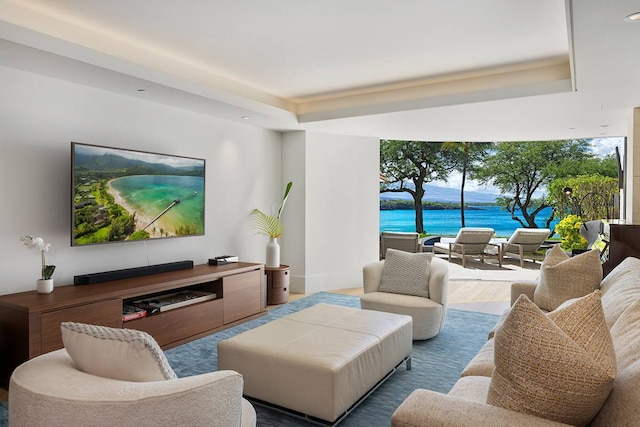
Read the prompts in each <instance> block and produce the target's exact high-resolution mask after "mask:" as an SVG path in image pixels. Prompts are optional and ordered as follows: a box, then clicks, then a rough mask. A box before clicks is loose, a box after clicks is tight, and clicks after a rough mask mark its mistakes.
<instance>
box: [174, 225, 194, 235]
mask: <svg viewBox="0 0 640 427" xmlns="http://www.w3.org/2000/svg"><path fill="white" fill-rule="evenodd" d="M194 234H198V225H197V224H180V225H178V226H177V227H176V236H190V235H194Z"/></svg>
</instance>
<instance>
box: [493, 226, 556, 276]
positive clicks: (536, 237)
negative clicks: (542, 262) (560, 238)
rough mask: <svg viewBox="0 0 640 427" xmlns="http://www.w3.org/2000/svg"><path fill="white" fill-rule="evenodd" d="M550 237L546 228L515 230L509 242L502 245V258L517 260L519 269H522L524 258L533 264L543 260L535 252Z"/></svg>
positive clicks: (549, 232) (541, 256)
mask: <svg viewBox="0 0 640 427" xmlns="http://www.w3.org/2000/svg"><path fill="white" fill-rule="evenodd" d="M550 235H551V230H549V229H548V228H516V230H515V231H514V232H513V234H512V235H511V237H510V238H509V240H508V241H507V242H505V243H503V244H502V256H503V257H505V256H509V257H514V258H518V259H519V260H520V267H524V260H525V258H528V259H530V260H531V261H533V262H535V261H536V259H542V258H544V255H539V254H536V251H537V250H538V248H540V245H542V243H544V241H545V240H547V238H548V237H549V236H550Z"/></svg>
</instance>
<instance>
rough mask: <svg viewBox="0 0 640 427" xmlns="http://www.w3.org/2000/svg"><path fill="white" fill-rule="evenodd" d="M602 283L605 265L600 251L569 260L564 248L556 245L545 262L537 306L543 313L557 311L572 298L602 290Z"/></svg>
mask: <svg viewBox="0 0 640 427" xmlns="http://www.w3.org/2000/svg"><path fill="white" fill-rule="evenodd" d="M601 281H602V264H601V263H600V253H599V252H598V251H597V250H591V251H588V252H585V253H582V254H580V255H576V256H574V257H569V255H567V254H566V253H565V252H564V251H563V250H562V248H561V247H560V245H555V246H554V247H553V248H552V249H551V250H549V252H548V253H547V256H546V257H545V259H544V261H542V266H541V267H540V282H539V283H538V286H537V287H536V290H535V293H534V295H533V302H535V303H536V305H537V306H538V307H540V308H541V309H543V310H547V311H553V310H555V309H556V308H558V307H559V306H560V304H562V303H563V302H565V301H567V300H570V299H571V298H578V297H583V296H585V295H587V294H589V293H591V292H593V291H594V290H596V289H598V288H600V282H601Z"/></svg>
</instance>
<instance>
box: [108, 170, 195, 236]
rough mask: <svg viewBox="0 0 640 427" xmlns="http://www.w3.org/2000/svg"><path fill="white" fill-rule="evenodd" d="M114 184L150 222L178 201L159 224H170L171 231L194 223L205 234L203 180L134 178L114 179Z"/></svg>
mask: <svg viewBox="0 0 640 427" xmlns="http://www.w3.org/2000/svg"><path fill="white" fill-rule="evenodd" d="M111 185H112V186H113V188H115V189H116V190H117V191H118V192H119V193H120V195H121V196H122V198H123V199H124V200H125V201H126V203H127V204H128V205H129V206H130V207H131V208H132V209H133V210H135V211H136V212H138V214H139V215H143V216H145V217H148V218H150V219H151V218H154V217H155V216H156V215H158V214H159V213H160V212H162V211H163V210H164V209H165V208H167V207H168V206H169V205H171V203H172V202H173V201H174V200H176V199H179V200H180V203H179V204H177V205H175V206H174V207H173V208H172V209H171V210H169V211H168V212H167V213H166V214H165V215H164V216H163V217H162V219H161V220H160V221H159V222H158V223H159V224H161V223H164V224H168V225H169V227H168V228H167V230H168V231H169V230H171V231H173V230H174V228H175V226H178V225H184V224H195V225H196V226H197V232H198V234H202V233H204V177H202V176H173V175H133V176H125V177H121V178H117V179H114V180H113V181H112V184H111Z"/></svg>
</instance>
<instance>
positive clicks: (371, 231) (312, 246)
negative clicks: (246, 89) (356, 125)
mask: <svg viewBox="0 0 640 427" xmlns="http://www.w3.org/2000/svg"><path fill="white" fill-rule="evenodd" d="M283 140H284V144H283V158H284V159H286V161H285V165H284V170H283V179H285V180H286V179H287V177H294V179H297V180H301V181H302V182H303V183H304V184H303V186H304V188H303V189H301V188H300V187H302V185H297V192H296V194H294V195H292V199H290V200H291V202H292V206H289V205H288V206H287V209H288V212H287V213H286V215H288V216H287V217H285V218H284V221H285V225H287V224H289V221H292V222H291V227H292V229H293V230H290V231H295V233H290V232H289V231H287V235H286V236H285V237H284V239H283V257H282V259H281V262H282V263H284V264H286V263H287V262H288V261H287V260H288V259H289V260H294V261H295V262H294V263H293V264H294V266H292V271H291V281H292V282H291V290H292V291H295V292H306V293H310V292H317V291H322V290H331V289H341V288H351V287H359V286H361V285H362V267H363V266H364V265H365V264H367V263H370V262H373V261H377V259H378V235H379V193H378V191H379V190H378V188H379V184H378V179H379V163H380V160H379V156H380V142H379V140H378V139H377V138H365V137H355V136H348V135H328V134H321V133H316V132H307V131H303V132H295V133H292V134H286V135H285V137H284V139H283ZM295 185H296V183H295V182H294V186H295ZM301 190H303V191H301ZM301 196H302V197H304V201H303V202H302V201H301V200H300V199H301V198H302V197H301ZM294 200H295V202H294ZM287 203H289V202H287ZM293 203H295V205H293ZM289 208H292V209H289ZM293 215H295V216H297V218H304V223H301V222H300V221H299V219H293V220H290V218H292V216H293ZM290 234H294V235H293V236H291V237H290V236H289V235H290ZM301 236H302V237H301ZM288 239H294V240H295V244H289V243H288V242H289V240H288ZM300 245H303V246H302V247H301V246H300ZM302 248H304V249H302ZM293 251H295V252H293ZM302 261H303V262H304V264H303V267H302V266H301V265H300V262H302Z"/></svg>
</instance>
